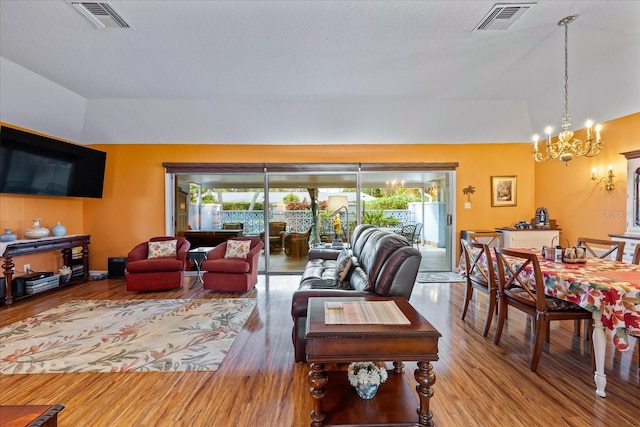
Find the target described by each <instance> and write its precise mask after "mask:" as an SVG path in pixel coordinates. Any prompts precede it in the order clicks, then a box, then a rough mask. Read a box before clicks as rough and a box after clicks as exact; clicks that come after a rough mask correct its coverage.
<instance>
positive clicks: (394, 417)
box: [305, 297, 441, 427]
mask: <svg viewBox="0 0 640 427" xmlns="http://www.w3.org/2000/svg"><path fill="white" fill-rule="evenodd" d="M388 300H393V301H395V302H396V304H397V305H398V307H399V308H400V310H401V311H402V313H403V314H404V315H405V316H406V317H407V319H409V321H410V322H411V325H369V324H367V325H344V324H341V325H327V324H325V320H324V302H325V301H331V302H347V301H388ZM440 336H441V335H440V333H439V332H438V331H437V330H436V329H435V328H434V327H433V326H432V325H431V324H430V323H429V322H428V321H427V320H426V319H425V318H424V317H422V316H421V315H420V313H418V312H417V311H416V310H415V309H414V308H413V307H412V306H411V305H410V304H409V302H408V301H407V300H406V299H404V298H385V297H362V298H309V305H308V313H307V333H306V335H305V338H306V340H307V345H306V353H307V362H309V363H310V367H311V370H310V371H309V376H308V380H309V384H310V385H311V390H310V392H311V396H312V397H313V399H314V408H313V410H312V411H311V427H320V426H356V425H369V426H371V425H375V426H395V427H400V426H421V427H422V426H433V420H432V418H433V414H432V412H431V410H430V409H429V399H430V398H431V396H432V395H433V389H432V386H433V384H434V383H435V381H436V377H435V374H434V372H433V367H432V366H431V362H432V361H436V360H438V339H439V338H440ZM358 361H393V365H394V369H392V370H391V371H389V379H387V381H386V382H385V383H383V384H381V385H380V388H379V389H378V393H377V394H376V396H375V397H374V398H373V399H371V400H364V399H361V398H360V397H359V396H358V395H357V394H356V391H355V389H354V388H353V387H352V386H351V385H350V384H349V381H348V380H347V372H346V371H335V372H326V371H325V363H350V362H358ZM403 361H416V362H417V363H418V366H417V369H416V370H415V372H414V377H415V379H416V381H417V383H418V385H417V386H416V391H417V392H418V397H419V401H417V400H416V398H415V395H414V394H413V392H412V390H411V388H410V386H409V385H408V384H407V382H406V381H404V379H403V375H402V372H403V368H404V366H403V363H402V362H403ZM416 406H417V411H416Z"/></svg>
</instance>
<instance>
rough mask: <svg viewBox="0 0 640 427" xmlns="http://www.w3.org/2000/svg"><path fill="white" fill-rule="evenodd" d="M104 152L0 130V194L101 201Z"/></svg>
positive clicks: (19, 131) (31, 134) (104, 162)
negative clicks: (89, 198)
mask: <svg viewBox="0 0 640 427" xmlns="http://www.w3.org/2000/svg"><path fill="white" fill-rule="evenodd" d="M106 159H107V153H105V152H103V151H99V150H94V149H92V148H88V147H83V146H81V145H75V144H70V143H67V142H63V141H59V140H57V139H53V138H48V137H45V136H41V135H36V134H33V133H29V132H24V131H21V130H18V129H13V128H9V127H6V126H2V127H0V193H12V194H38V195H45V196H69V197H93V198H102V190H103V187H104V170H105V164H106Z"/></svg>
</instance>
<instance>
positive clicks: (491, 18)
mask: <svg viewBox="0 0 640 427" xmlns="http://www.w3.org/2000/svg"><path fill="white" fill-rule="evenodd" d="M535 5H536V3H511V4H507V3H496V4H495V5H493V8H492V9H491V10H490V11H489V13H487V15H486V16H485V17H484V18H482V21H480V23H479V24H478V25H477V26H476V27H475V28H474V31H485V30H506V29H507V28H509V27H510V26H511V25H512V24H513V23H514V22H515V21H517V20H518V19H519V18H520V17H521V16H522V15H523V14H524V13H525V12H526V11H528V10H529V9H531V8H532V7H533V6H535Z"/></svg>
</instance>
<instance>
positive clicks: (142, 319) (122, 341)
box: [0, 298, 256, 374]
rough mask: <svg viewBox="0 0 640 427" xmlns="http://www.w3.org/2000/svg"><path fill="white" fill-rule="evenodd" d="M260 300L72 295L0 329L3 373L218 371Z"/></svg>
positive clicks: (0, 358) (0, 369) (1, 368)
mask: <svg viewBox="0 0 640 427" xmlns="http://www.w3.org/2000/svg"><path fill="white" fill-rule="evenodd" d="M255 305H256V300H255V299H248V298H226V299H213V300H193V299H189V300H186V299H184V300H180V299H172V300H119V301H118V300H116V301H113V300H112V301H109V300H104V301H97V300H90V301H71V302H69V303H66V304H63V305H61V306H58V307H56V308H53V309H51V310H48V311H45V312H43V313H41V314H38V315H36V316H33V317H29V318H26V319H24V320H21V321H19V322H16V323H13V324H11V325H8V326H5V327H3V328H0V373H2V374H42V373H71V372H153V371H155V372H157V371H165V372H176V371H215V370H217V369H218V366H220V363H222V360H223V359H224V357H225V355H226V354H227V352H228V350H229V348H230V347H231V344H233V340H234V339H235V337H236V335H237V334H238V332H239V331H240V329H242V327H243V325H244V323H245V322H246V320H247V318H248V317H249V315H250V314H251V312H252V311H253V308H254V307H255Z"/></svg>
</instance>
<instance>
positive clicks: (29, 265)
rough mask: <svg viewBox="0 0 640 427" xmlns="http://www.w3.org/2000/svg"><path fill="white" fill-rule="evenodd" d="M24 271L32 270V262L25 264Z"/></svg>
mask: <svg viewBox="0 0 640 427" xmlns="http://www.w3.org/2000/svg"><path fill="white" fill-rule="evenodd" d="M22 271H24V272H25V273H28V272H30V271H31V264H25V265H24V267H23V268H22Z"/></svg>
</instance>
